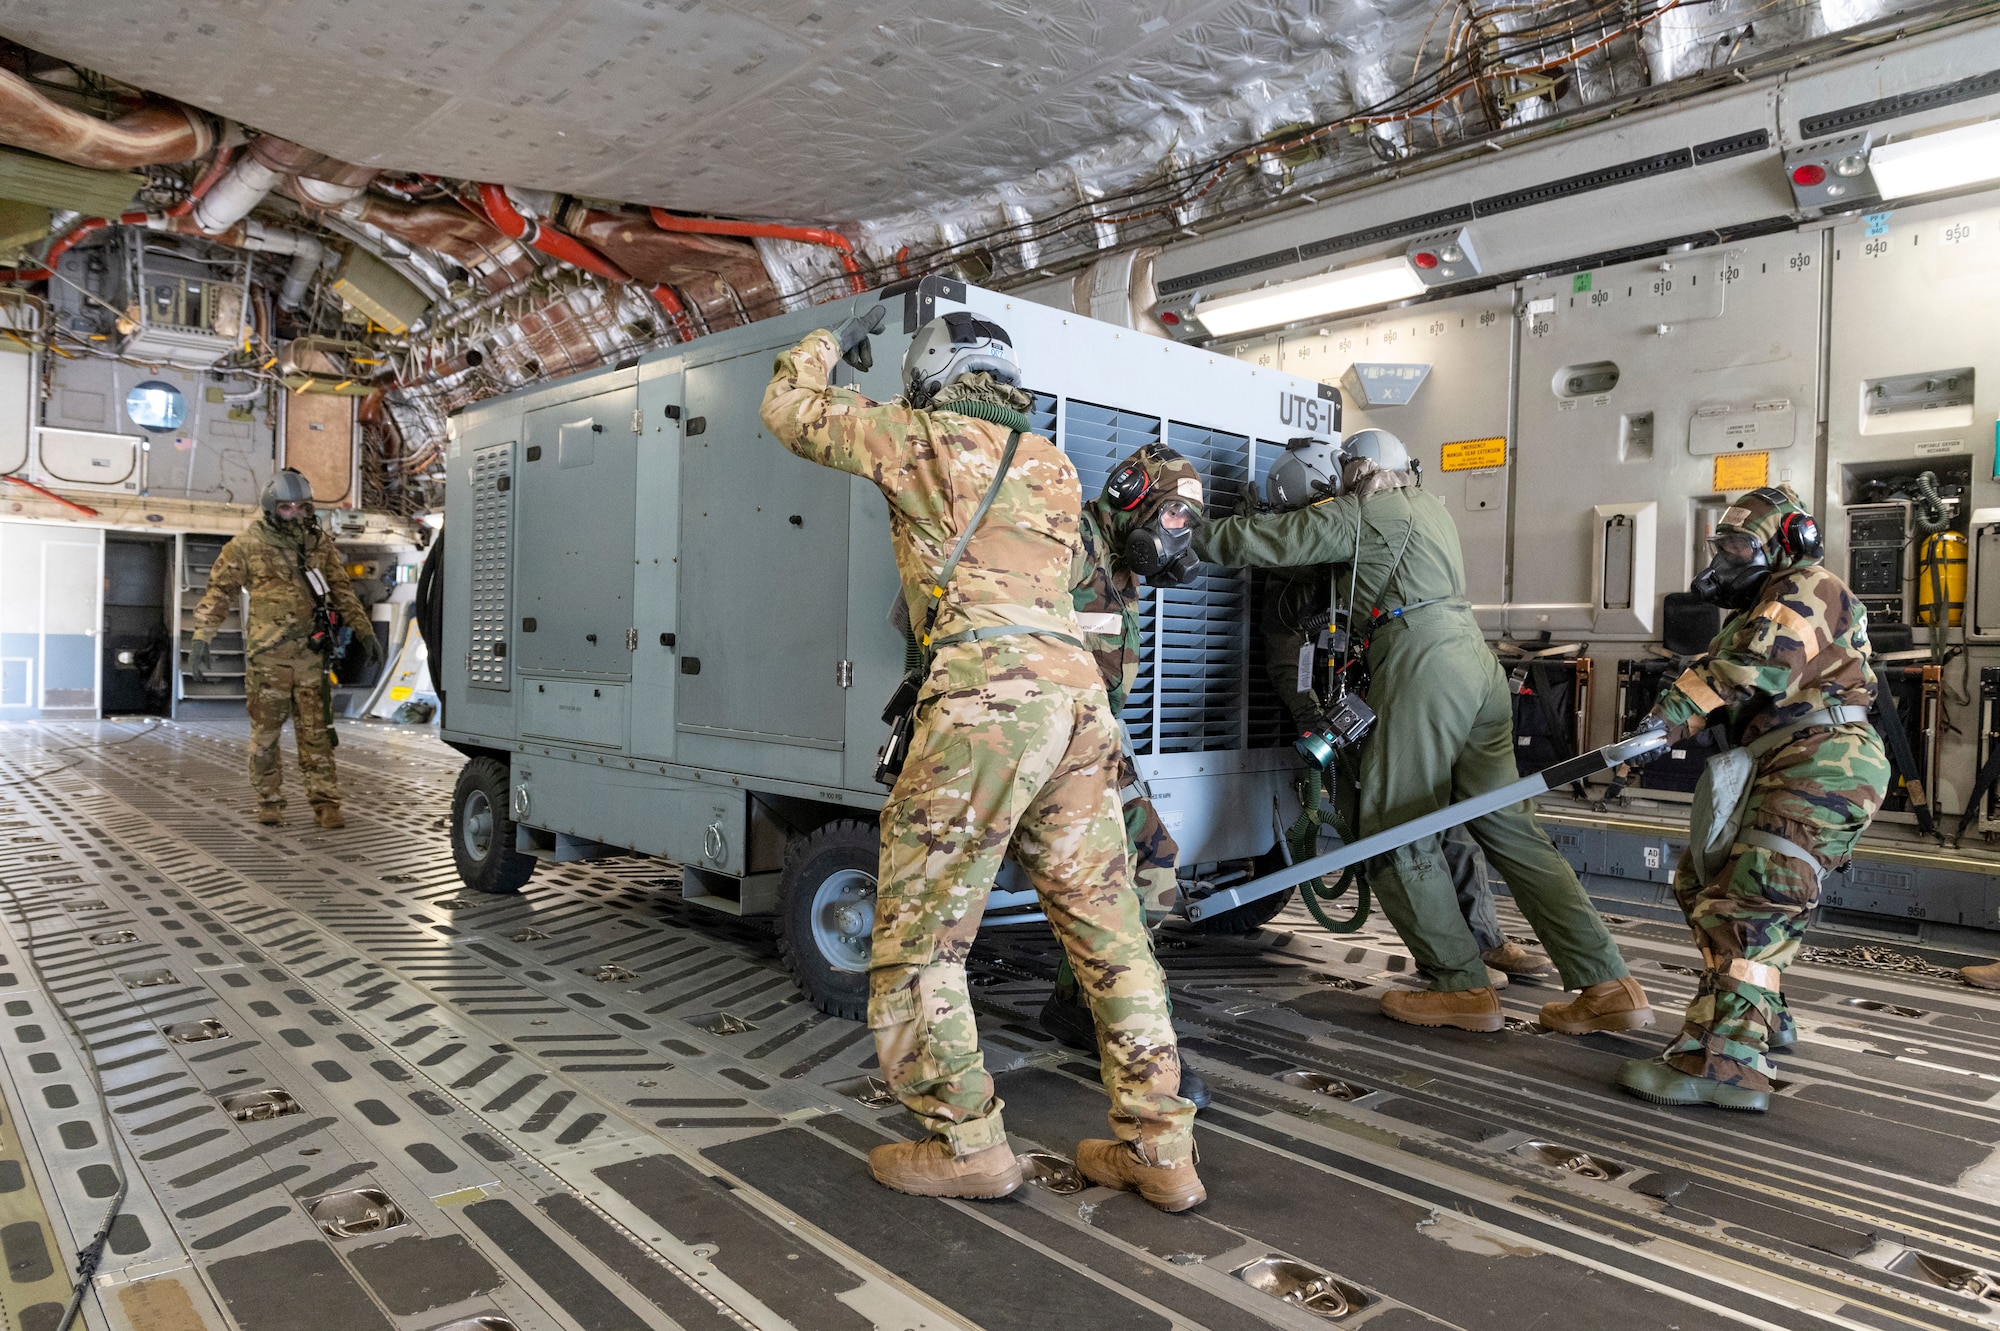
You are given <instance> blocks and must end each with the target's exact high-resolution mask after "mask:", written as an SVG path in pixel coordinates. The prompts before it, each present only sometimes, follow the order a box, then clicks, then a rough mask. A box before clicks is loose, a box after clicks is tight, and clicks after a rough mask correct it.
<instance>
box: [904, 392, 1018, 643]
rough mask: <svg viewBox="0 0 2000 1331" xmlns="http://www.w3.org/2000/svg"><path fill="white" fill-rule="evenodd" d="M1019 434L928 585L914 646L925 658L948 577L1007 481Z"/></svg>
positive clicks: (1009, 442) (1012, 435) (1011, 439)
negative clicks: (928, 594)
mask: <svg viewBox="0 0 2000 1331" xmlns="http://www.w3.org/2000/svg"><path fill="white" fill-rule="evenodd" d="M1020 443H1021V432H1020V431H1019V430H1015V431H1013V432H1012V433H1010V434H1009V435H1008V436H1007V447H1006V448H1005V449H1004V450H1002V451H1001V454H1000V466H999V469H998V470H996V471H995V472H994V473H993V483H992V484H991V485H989V486H987V487H986V493H985V494H984V495H982V496H980V500H979V507H978V508H975V509H973V510H972V518H971V520H970V521H968V522H967V523H966V524H965V530H964V531H963V532H960V533H959V537H958V544H957V545H955V546H953V547H952V550H951V556H950V558H948V559H946V560H945V561H944V567H943V568H941V569H939V570H938V575H937V581H936V582H933V583H932V584H931V608H930V613H928V614H927V615H925V616H924V631H923V635H922V637H920V638H919V639H918V646H920V647H922V648H923V649H924V655H925V656H926V658H928V657H929V655H930V646H931V630H932V629H934V628H936V627H937V617H938V608H939V607H940V606H942V605H943V604H944V591H945V588H947V587H949V586H950V585H951V575H952V574H954V573H956V572H958V561H959V560H960V559H962V558H964V557H965V548H966V547H967V546H968V545H971V544H972V533H974V532H976V531H978V530H979V524H980V522H981V521H983V520H984V519H985V517H986V513H987V510H989V509H991V508H992V507H993V501H994V500H996V499H998V498H999V497H1000V484H1001V482H1003V481H1005V480H1006V479H1007V468H1009V467H1011V466H1012V465H1013V464H1014V450H1015V449H1016V448H1018V447H1019V446H1020Z"/></svg>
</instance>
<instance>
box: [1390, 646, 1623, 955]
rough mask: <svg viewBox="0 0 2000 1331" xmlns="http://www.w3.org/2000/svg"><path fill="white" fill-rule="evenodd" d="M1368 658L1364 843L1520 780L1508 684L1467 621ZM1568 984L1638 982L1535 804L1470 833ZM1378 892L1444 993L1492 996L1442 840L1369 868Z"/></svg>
mask: <svg viewBox="0 0 2000 1331" xmlns="http://www.w3.org/2000/svg"><path fill="white" fill-rule="evenodd" d="M1405 623H1406V624H1407V626H1408V627H1407V629H1400V628H1396V627H1391V628H1388V629H1386V630H1384V631H1383V639H1384V640H1383V641H1380V642H1378V643H1377V644H1376V647H1375V649H1374V651H1373V652H1372V653H1371V656H1370V662H1369V664H1370V670H1371V673H1372V676H1373V682H1372V683H1371V685H1370V687H1369V693H1368V701H1369V704H1370V705H1371V706H1372V707H1373V708H1374V709H1375V713H1376V716H1377V718H1378V719H1377V722H1376V726H1375V732H1374V733H1373V734H1372V735H1370V736H1369V738H1368V740H1367V741H1366V743H1365V744H1364V745H1363V748H1362V754H1361V763H1360V769H1361V770H1360V776H1361V780H1360V786H1361V790H1360V807H1359V814H1358V818H1359V823H1360V826H1359V828H1358V829H1357V831H1358V833H1359V835H1361V836H1369V835H1372V834H1374V833H1376V832H1380V831H1383V830H1386V829H1388V828H1391V827H1395V826H1397V825H1399V824H1401V823H1405V822H1408V821H1409V820H1410V819H1412V818H1416V817H1419V816H1420V815H1422V814H1426V813H1430V812H1432V811H1433V810H1436V809H1440V808H1443V807H1444V806H1445V805H1447V804H1452V803H1455V802H1457V801H1459V800H1463V799H1469V798H1471V797H1472V796H1474V795H1480V794H1484V793H1486V792H1487V791H1490V790H1495V789H1498V788H1499V787H1501V786H1504V785H1507V784H1509V783H1510V782H1513V781H1515V780H1518V779H1519V773H1518V772H1517V771H1516V769H1515V763H1514V738H1513V708H1512V705H1511V700H1510V697H1509V695H1508V692H1507V681H1506V676H1505V675H1504V674H1503V673H1502V672H1501V670H1500V664H1499V662H1498V661H1496V660H1494V658H1493V653H1492V650H1491V649H1490V648H1488V647H1487V646H1486V643H1485V641H1484V640H1483V639H1482V638H1481V637H1480V636H1479V635H1478V633H1477V631H1476V629H1474V628H1473V627H1472V626H1471V625H1470V624H1469V623H1467V624H1466V625H1465V626H1464V627H1463V628H1460V627H1458V626H1456V625H1451V624H1445V625H1440V626H1436V627H1430V626H1425V625H1423V623H1422V621H1421V620H1412V621H1405ZM1467 826H1468V830H1470V831H1471V833H1472V836H1473V839H1474V840H1475V841H1477V842H1478V843H1479V846H1480V849H1482V850H1484V851H1485V852H1486V856H1487V859H1488V860H1489V861H1490V862H1491V863H1492V865H1493V867H1494V868H1495V869H1496V870H1498V871H1499V874H1500V876H1501V878H1503V879H1504V880H1505V881H1506V883H1507V886H1508V889H1509V890H1510V891H1511V892H1512V893H1513V896H1514V901H1515V904H1516V905H1518V906H1519V907H1520V909H1521V913H1522V914H1524V915H1526V916H1527V917H1528V923H1529V924H1530V925H1531V926H1532V927H1533V928H1534V931H1535V934H1536V936H1537V937H1539V938H1540V939H1541V940H1542V945H1543V946H1544V947H1545V948H1546V949H1547V950H1548V953H1549V956H1550V958H1551V959H1552V960H1553V961H1554V962H1555V963H1556V966H1557V968H1558V969H1559V970H1560V971H1561V972H1562V977H1563V981H1564V983H1565V984H1566V985H1567V986H1568V987H1569V988H1572V989H1582V988H1585V987H1587V986H1589V985H1593V984H1600V983H1603V982H1604V981H1606V980H1616V979H1619V978H1621V977H1622V976H1624V975H1625V974H1626V968H1625V961H1624V959H1623V958H1622V957H1620V956H1619V954H1618V947H1617V945H1616V944H1615V943H1614V942H1612V939H1611V934H1610V932H1609V931H1608V930H1607V929H1606V928H1605V927H1604V921H1603V920H1602V919H1601V918H1600V917H1599V916H1598V914H1597V910H1596V908H1595V907H1593V906H1592V905H1591V904H1590V898H1589V897H1588V896H1586V895H1585V894H1584V891H1583V887H1582V885H1581V884H1580V883H1578V882H1577V878H1576V873H1575V872H1574V871H1573V870H1572V869H1571V868H1570V866H1569V863H1568V862H1567V861H1566V860H1564V859H1563V857H1562V856H1561V854H1560V853H1558V852H1557V850H1556V848H1555V845H1554V843H1552V842H1551V841H1550V840H1549V838H1548V834H1547V833H1545V832H1543V831H1542V828H1541V824H1540V823H1538V822H1536V820H1535V815H1534V808H1533V805H1532V804H1531V803H1526V802H1524V803H1521V804H1517V805H1513V806H1511V807H1509V808H1506V809H1502V810H1499V811H1498V812H1495V813H1490V814H1487V815H1486V816H1485V817H1483V818H1478V819H1475V820H1474V821H1473V822H1471V823H1470V824H1468V825H1467ZM1368 877H1369V883H1370V884H1371V885H1372V886H1373V888H1374V889H1375V895H1376V899H1377V900H1379V901H1380V902H1381V903H1382V908H1383V910H1384V912H1385V913H1386V914H1387V915H1388V916H1389V920H1390V922H1391V923H1392V924H1394V925H1395V926H1396V932H1397V933H1398V934H1400V935H1401V936H1402V939H1403V941H1404V943H1406V944H1407V945H1408V946H1409V948H1410V952H1411V955H1412V956H1413V957H1414V958H1415V960H1416V963H1417V965H1418V966H1419V967H1420V968H1422V969H1423V970H1424V971H1426V972H1428V973H1429V974H1430V975H1431V976H1432V977H1433V980H1434V982H1435V984H1436V987H1437V988H1439V989H1440V990H1446V991H1451V990H1463V989H1479V988H1484V987H1485V986H1486V985H1487V984H1488V983H1489V981H1488V979H1487V975H1486V966H1485V963H1484V962H1482V961H1481V960H1480V948H1479V945H1478V943H1477V941H1476V940H1475V939H1474V938H1473V935H1472V931H1471V929H1470V928H1469V927H1468V926H1467V924H1466V921H1465V916H1464V914H1463V912H1461V910H1460V909H1459V904H1458V897H1457V893H1456V892H1455V890H1454V888H1453V884H1452V880H1451V876H1450V874H1449V873H1448V872H1447V871H1446V868H1445V864H1444V856H1443V850H1442V838H1441V837H1431V838H1428V839H1426V840H1424V841H1420V842H1417V843H1416V844H1414V845H1410V846H1405V847H1404V848H1402V849H1401V850H1397V851H1393V852H1391V853H1390V854H1388V855H1384V856H1381V857H1379V858H1377V859H1374V860H1371V861H1370V862H1369V866H1368Z"/></svg>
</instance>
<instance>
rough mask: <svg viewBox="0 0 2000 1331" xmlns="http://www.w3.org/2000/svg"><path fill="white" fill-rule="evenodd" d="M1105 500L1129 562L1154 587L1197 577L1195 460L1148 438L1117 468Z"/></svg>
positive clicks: (1197, 486) (1197, 484)
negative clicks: (1192, 460) (1195, 551)
mask: <svg viewBox="0 0 2000 1331" xmlns="http://www.w3.org/2000/svg"><path fill="white" fill-rule="evenodd" d="M1102 502H1103V503H1104V505H1105V506H1106V507H1108V508H1109V509H1110V510H1111V512H1112V515H1113V516H1112V523H1113V526H1114V529H1115V530H1114V535H1115V536H1117V538H1118V540H1119V551H1120V553H1121V554H1122V555H1123V557H1124V562H1125V565H1126V567H1128V568H1130V569H1131V570H1132V571H1133V572H1134V573H1137V574H1138V575H1139V576H1140V577H1142V578H1144V579H1145V580H1146V581H1147V582H1149V583H1151V584H1152V585H1154V586H1155V587H1183V586H1186V585H1187V584H1188V583H1190V582H1192V581H1193V580H1194V577H1195V573H1196V570H1198V569H1199V568H1200V566H1201V561H1200V560H1199V559H1197V558H1195V553H1194V533H1195V527H1196V525H1197V523H1198V522H1199V521H1200V518H1201V505H1202V490H1201V476H1200V475H1199V474H1198V473H1197V472H1196V471H1195V469H1194V464H1193V463H1191V462H1189V461H1188V460H1187V459H1186V458H1184V457H1182V456H1181V455H1180V454H1179V453H1177V452H1175V451H1174V450H1173V449H1171V448H1168V447H1167V446H1166V445H1164V444H1148V445H1146V446H1145V447H1144V448H1142V449H1140V450H1139V451H1138V452H1136V453H1134V454H1132V455H1131V456H1130V457H1128V458H1126V459H1125V460H1124V461H1123V462H1121V463H1119V464H1118V466H1117V467H1116V468H1114V469H1113V470H1112V473H1111V479H1110V480H1108V481H1106V482H1105V483H1104V494H1103V497H1102Z"/></svg>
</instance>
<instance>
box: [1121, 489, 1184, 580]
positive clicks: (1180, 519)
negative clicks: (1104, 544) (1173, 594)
mask: <svg viewBox="0 0 2000 1331" xmlns="http://www.w3.org/2000/svg"><path fill="white" fill-rule="evenodd" d="M1194 527H1195V509H1194V506H1193V505H1191V504H1189V503H1188V502H1187V501H1186V500H1184V499H1169V500H1167V501H1166V502H1165V503H1163V504H1161V505H1160V506H1159V507H1158V508H1156V509H1154V510H1153V514H1152V516H1151V517H1149V518H1147V519H1146V521H1145V522H1143V523H1141V524H1140V525H1139V526H1137V527H1134V528H1133V529H1132V530H1131V531H1130V532H1129V533H1127V534H1126V537H1125V562H1126V563H1127V564H1128V565H1130V566H1131V569H1132V571H1133V572H1134V573H1137V574H1138V575H1139V576H1140V577H1142V578H1144V579H1145V580H1146V581H1147V582H1150V583H1152V584H1153V585H1154V586H1155V587H1184V586H1186V585H1187V584H1188V583H1190V582H1192V581H1194V574H1195V570H1196V569H1197V568H1198V567H1200V565H1201V561H1200V560H1199V559H1196V558H1195V556H1194Z"/></svg>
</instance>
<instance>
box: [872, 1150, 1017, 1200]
mask: <svg viewBox="0 0 2000 1331" xmlns="http://www.w3.org/2000/svg"><path fill="white" fill-rule="evenodd" d="M868 1172H869V1173H871V1174H873V1175H874V1176H875V1181H876V1182H877V1183H880V1184H882V1185H883V1186H884V1187H889V1188H894V1189H895V1190H896V1191H897V1192H907V1193H909V1194H910V1195H911V1196H913V1197H1005V1196H1006V1195H1007V1194H1008V1193H1010V1192H1012V1191H1014V1189H1016V1188H1018V1187H1020V1186H1021V1162H1020V1161H1019V1160H1016V1159H1015V1158H1014V1150H1013V1148H1012V1147H1010V1146H1008V1145H1007V1143H1005V1142H1002V1143H1000V1144H999V1145H998V1146H989V1147H987V1148H986V1149H985V1150H983V1151H975V1152H973V1153H972V1154H971V1155H964V1156H960V1155H953V1154H952V1150H951V1143H949V1142H947V1141H945V1140H944V1139H943V1138H942V1137H928V1138H926V1139H924V1140H923V1141H920V1142H890V1143H888V1144H887V1145H884V1146H878V1147H876V1148H875V1149H874V1150H872V1151H870V1152H869V1153H868Z"/></svg>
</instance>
